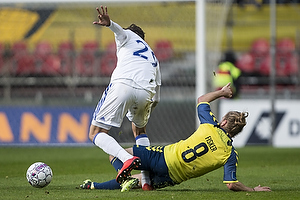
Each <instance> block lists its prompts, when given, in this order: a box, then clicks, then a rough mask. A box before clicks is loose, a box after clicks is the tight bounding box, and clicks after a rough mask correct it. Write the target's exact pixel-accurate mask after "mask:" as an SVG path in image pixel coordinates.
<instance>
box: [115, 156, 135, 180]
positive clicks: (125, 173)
mask: <svg viewBox="0 0 300 200" xmlns="http://www.w3.org/2000/svg"><path fill="white" fill-rule="evenodd" d="M139 166H141V160H140V158H139V157H136V156H134V157H133V158H131V159H128V160H127V161H125V162H124V164H123V167H122V169H120V171H119V173H118V175H117V177H116V181H117V182H118V183H122V182H123V181H124V180H126V179H127V177H129V176H130V175H131V171H132V170H133V169H138V168H139Z"/></svg>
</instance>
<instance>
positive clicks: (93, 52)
mask: <svg viewBox="0 0 300 200" xmlns="http://www.w3.org/2000/svg"><path fill="white" fill-rule="evenodd" d="M98 53H99V43H98V42H97V41H87V42H85V43H84V44H83V46H82V51H81V53H80V54H79V56H78V57H77V59H76V72H77V74H78V75H79V76H97V75H99V74H100V63H99V60H100V59H99V56H98Z"/></svg>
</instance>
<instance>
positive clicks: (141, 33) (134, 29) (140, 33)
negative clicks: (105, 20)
mask: <svg viewBox="0 0 300 200" xmlns="http://www.w3.org/2000/svg"><path fill="white" fill-rule="evenodd" d="M125 29H127V30H131V31H132V32H134V33H136V34H137V35H138V36H140V37H141V38H142V39H143V40H144V39H145V32H144V31H143V29H142V28H141V27H139V26H137V25H135V24H131V25H130V26H128V27H127V28H125Z"/></svg>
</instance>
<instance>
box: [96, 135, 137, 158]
mask: <svg viewBox="0 0 300 200" xmlns="http://www.w3.org/2000/svg"><path fill="white" fill-rule="evenodd" d="M93 142H94V144H95V145H96V146H98V147H99V148H101V149H102V150H103V151H104V152H105V153H107V154H109V155H112V156H114V157H117V158H119V159H120V160H121V161H122V162H123V163H124V162H125V161H126V160H128V159H131V158H133V156H132V155H130V154H129V153H128V152H127V151H125V149H123V148H122V147H121V146H120V145H119V143H118V142H117V141H116V140H115V139H114V138H113V137H111V136H110V135H108V134H106V133H98V134H97V135H96V136H95V138H94V140H93Z"/></svg>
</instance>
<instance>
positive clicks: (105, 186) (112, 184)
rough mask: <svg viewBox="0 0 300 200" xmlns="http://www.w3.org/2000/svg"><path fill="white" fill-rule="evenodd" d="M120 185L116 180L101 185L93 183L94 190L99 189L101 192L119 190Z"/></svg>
mask: <svg viewBox="0 0 300 200" xmlns="http://www.w3.org/2000/svg"><path fill="white" fill-rule="evenodd" d="M120 185H121V184H120V183H118V182H117V181H116V179H113V180H110V181H106V182H103V183H96V182H94V187H95V189H101V190H115V189H121V186H120Z"/></svg>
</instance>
